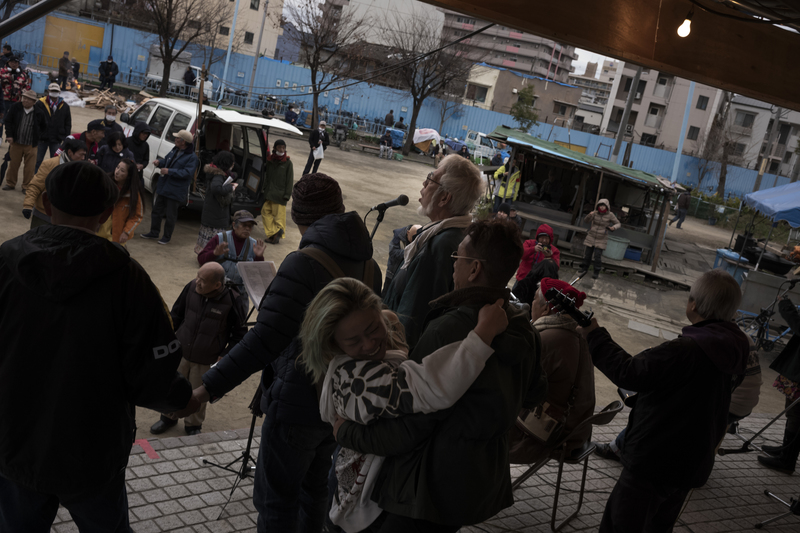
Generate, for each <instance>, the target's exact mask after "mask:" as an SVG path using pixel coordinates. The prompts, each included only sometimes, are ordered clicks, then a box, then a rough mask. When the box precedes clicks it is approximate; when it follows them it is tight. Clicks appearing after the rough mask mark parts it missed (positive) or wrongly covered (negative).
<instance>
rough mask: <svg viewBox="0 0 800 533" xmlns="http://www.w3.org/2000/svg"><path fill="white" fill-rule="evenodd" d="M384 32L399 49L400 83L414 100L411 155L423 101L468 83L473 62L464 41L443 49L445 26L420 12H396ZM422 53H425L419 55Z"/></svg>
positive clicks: (408, 143) (406, 148) (407, 146)
mask: <svg viewBox="0 0 800 533" xmlns="http://www.w3.org/2000/svg"><path fill="white" fill-rule="evenodd" d="M383 33H384V35H385V38H386V40H387V42H388V43H389V44H390V46H392V48H394V49H395V50H396V52H395V56H396V57H397V58H398V63H399V65H398V70H396V71H395V73H396V76H397V80H398V82H399V85H401V86H402V87H403V88H404V89H405V90H407V91H408V92H409V94H410V95H411V99H412V101H413V110H412V113H411V120H410V121H409V124H408V131H409V135H408V136H407V137H406V143H405V145H404V146H403V154H404V155H408V152H409V151H410V150H411V144H412V143H413V139H414V129H415V128H416V126H417V117H418V116H419V112H420V109H422V104H423V103H424V102H425V100H426V99H427V98H429V97H430V96H436V95H438V94H442V93H443V92H445V89H447V88H449V87H453V86H455V85H459V84H461V85H463V84H465V83H466V80H467V77H468V75H469V70H470V68H471V67H472V63H471V62H470V61H468V60H466V49H465V48H464V46H463V45H454V46H448V47H445V48H444V49H442V50H439V48H441V47H442V46H443V45H445V44H446V42H445V41H444V40H443V38H442V28H441V26H439V25H437V24H436V23H435V21H434V20H432V19H430V18H426V17H423V16H421V15H418V14H412V15H411V16H408V15H406V16H399V15H395V16H394V17H392V18H390V19H389V20H388V22H387V24H386V26H385V29H384V31H383ZM425 54H429V55H425ZM422 55H425V57H422V58H420V59H417V58H419V57H420V56H422Z"/></svg>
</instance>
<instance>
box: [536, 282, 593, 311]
mask: <svg viewBox="0 0 800 533" xmlns="http://www.w3.org/2000/svg"><path fill="white" fill-rule="evenodd" d="M539 287H540V288H541V290H542V296H544V295H545V294H546V293H547V290H548V289H558V290H559V291H561V292H563V293H564V294H566V295H567V296H569V297H570V298H575V307H576V308H580V306H581V305H583V301H584V300H585V299H586V293H585V292H581V291H579V290H578V289H576V288H575V287H573V286H572V285H570V284H569V283H567V282H566V281H561V280H560V279H553V278H542V281H541V282H540V284H539Z"/></svg>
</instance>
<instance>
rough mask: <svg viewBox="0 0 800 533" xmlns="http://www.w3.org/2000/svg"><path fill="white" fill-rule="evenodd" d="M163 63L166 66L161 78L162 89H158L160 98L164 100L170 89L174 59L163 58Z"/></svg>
mask: <svg viewBox="0 0 800 533" xmlns="http://www.w3.org/2000/svg"><path fill="white" fill-rule="evenodd" d="M162 55H165V54H162ZM162 63H163V64H164V74H163V75H162V76H161V87H160V88H159V89H158V96H160V97H162V98H163V97H165V96H167V89H169V73H170V71H171V70H172V58H171V57H170V58H169V59H167V58H166V57H163V58H162ZM201 98H202V97H201Z"/></svg>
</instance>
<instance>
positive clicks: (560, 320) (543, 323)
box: [533, 314, 578, 332]
mask: <svg viewBox="0 0 800 533" xmlns="http://www.w3.org/2000/svg"><path fill="white" fill-rule="evenodd" d="M533 327H534V328H535V329H536V331H544V330H546V329H566V330H568V331H572V332H575V331H576V330H577V328H578V323H577V322H575V319H574V318H572V317H571V316H569V315H567V314H553V315H545V316H543V317H539V319H538V320H536V322H534V323H533Z"/></svg>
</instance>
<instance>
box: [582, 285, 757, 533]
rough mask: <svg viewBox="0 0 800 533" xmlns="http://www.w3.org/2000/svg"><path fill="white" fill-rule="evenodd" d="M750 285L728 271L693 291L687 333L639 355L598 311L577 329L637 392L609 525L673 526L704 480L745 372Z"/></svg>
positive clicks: (610, 371) (610, 373)
mask: <svg viewBox="0 0 800 533" xmlns="http://www.w3.org/2000/svg"><path fill="white" fill-rule="evenodd" d="M741 299H742V292H741V289H740V288H739V284H738V283H736V280H734V279H733V277H732V276H731V275H730V274H728V273H727V272H724V271H722V270H711V271H709V272H706V273H705V274H703V275H702V276H700V278H699V279H698V280H697V281H696V282H695V284H694V285H693V286H692V289H691V291H690V292H689V301H688V303H687V305H686V317H687V318H688V319H689V321H690V322H691V323H692V325H691V326H686V327H685V328H683V333H682V335H681V336H680V337H678V338H677V339H675V340H673V341H669V342H665V343H664V344H661V345H660V346H656V347H655V348H651V349H649V350H645V351H644V352H642V353H640V354H638V355H635V356H633V357H631V356H630V355H628V354H627V353H626V352H625V350H623V349H622V348H621V347H620V346H619V345H618V344H616V343H615V342H614V341H613V340H612V339H611V335H609V333H608V331H607V330H606V329H605V328H601V327H599V326H598V324H597V320H593V321H592V324H591V325H590V326H589V327H586V328H579V330H580V331H581V334H582V335H584V336H585V337H586V340H587V341H588V342H589V351H590V352H591V354H592V360H593V362H594V364H595V366H596V367H597V368H598V369H599V370H600V371H601V372H603V374H605V375H606V377H608V378H609V379H610V380H611V381H612V382H613V383H614V384H615V385H617V386H618V387H622V388H624V389H629V390H635V391H637V392H638V393H639V394H638V395H637V398H636V405H634V407H633V410H632V411H631V413H630V416H629V417H628V426H627V428H626V430H625V438H624V440H623V442H622V458H621V460H622V465H623V466H624V469H623V470H622V474H620V477H619V480H618V481H617V484H616V486H615V487H614V490H613V491H612V493H611V497H610V498H609V499H608V503H607V504H606V509H605V512H604V513H603V520H602V522H601V523H600V532H601V533H606V532H607V533H612V532H614V533H620V532H622V533H627V532H637V533H638V532H641V531H645V532H653V533H656V532H665V533H666V532H669V531H672V528H673V526H674V524H675V521H676V520H677V519H678V515H679V514H680V511H681V507H682V506H683V501H684V500H685V499H686V495H687V494H688V493H689V491H690V490H691V489H693V488H696V487H701V486H703V485H704V484H705V483H706V481H707V480H708V477H709V475H710V474H711V469H712V468H713V466H714V454H715V450H716V447H717V446H718V445H719V443H720V442H721V441H722V438H723V437H724V436H725V428H726V426H727V419H728V410H729V407H730V401H731V390H732V388H733V385H734V376H740V375H744V373H745V369H746V365H747V356H748V353H749V350H750V344H749V343H748V341H747V337H746V336H745V334H744V333H742V331H741V330H740V329H739V327H738V326H736V324H734V323H733V322H732V319H733V315H734V314H735V313H736V309H737V308H738V307H739V302H740V301H741Z"/></svg>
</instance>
